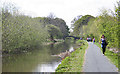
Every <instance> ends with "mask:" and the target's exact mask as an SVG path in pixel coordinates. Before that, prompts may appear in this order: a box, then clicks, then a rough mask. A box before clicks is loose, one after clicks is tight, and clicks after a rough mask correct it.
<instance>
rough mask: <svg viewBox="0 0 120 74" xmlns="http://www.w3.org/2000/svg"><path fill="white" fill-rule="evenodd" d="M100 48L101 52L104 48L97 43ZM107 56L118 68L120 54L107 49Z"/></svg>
mask: <svg viewBox="0 0 120 74" xmlns="http://www.w3.org/2000/svg"><path fill="white" fill-rule="evenodd" d="M95 44H96V45H97V46H98V47H100V49H101V52H102V48H101V45H100V44H99V43H95ZM105 56H107V58H108V59H109V60H110V61H111V62H112V63H113V64H114V65H115V66H116V67H117V68H118V54H117V53H114V52H112V51H110V50H109V49H108V48H106V52H105Z"/></svg>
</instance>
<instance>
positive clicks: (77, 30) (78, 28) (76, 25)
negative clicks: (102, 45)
mask: <svg viewBox="0 0 120 74" xmlns="http://www.w3.org/2000/svg"><path fill="white" fill-rule="evenodd" d="M90 19H94V17H93V16H91V15H85V16H82V17H81V18H80V19H78V20H77V21H76V22H75V23H74V24H73V27H74V28H73V34H74V35H75V36H79V35H82V34H83V32H82V26H83V25H87V24H88V22H89V21H90Z"/></svg>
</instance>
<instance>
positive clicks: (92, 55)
mask: <svg viewBox="0 0 120 74" xmlns="http://www.w3.org/2000/svg"><path fill="white" fill-rule="evenodd" d="M88 44H89V46H88V49H87V50H86V53H85V62H84V66H83V72H118V71H117V68H116V66H115V65H113V64H112V63H110V61H109V60H108V59H107V57H106V56H103V55H102V52H101V51H100V48H99V47H97V46H96V45H95V44H93V43H92V42H88Z"/></svg>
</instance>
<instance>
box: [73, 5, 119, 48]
mask: <svg viewBox="0 0 120 74" xmlns="http://www.w3.org/2000/svg"><path fill="white" fill-rule="evenodd" d="M119 8H120V6H118V7H116V10H115V13H114V12H112V11H111V10H109V11H108V10H105V9H103V10H102V13H101V14H100V15H99V16H97V17H93V16H91V15H85V16H82V17H81V18H80V19H78V20H77V21H75V23H74V24H73V27H74V28H73V33H71V34H72V35H75V36H80V37H84V38H85V39H86V38H87V37H91V38H93V36H94V37H95V38H96V41H99V40H100V37H101V35H102V34H104V35H105V37H106V39H107V41H108V43H109V44H108V46H109V47H111V48H117V49H118V48H120V47H119V41H120V40H119V35H120V25H118V24H119V23H120V22H119V15H120V12H119ZM90 17H91V18H90ZM88 19H89V20H88Z"/></svg>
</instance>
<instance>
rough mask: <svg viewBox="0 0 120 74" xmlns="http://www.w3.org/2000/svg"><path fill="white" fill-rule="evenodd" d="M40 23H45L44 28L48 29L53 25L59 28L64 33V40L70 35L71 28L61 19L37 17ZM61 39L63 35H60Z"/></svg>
mask: <svg viewBox="0 0 120 74" xmlns="http://www.w3.org/2000/svg"><path fill="white" fill-rule="evenodd" d="M51 16H52V15H51ZM35 19H37V20H38V21H39V22H41V23H43V26H44V27H46V26H47V25H49V24H52V25H54V26H56V27H58V28H59V29H60V31H61V33H62V38H63V39H64V38H65V37H66V36H68V35H69V28H68V26H67V25H66V22H65V21H64V20H63V19H60V18H57V17H56V18H51V17H37V18H35ZM60 37H61V35H60Z"/></svg>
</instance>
